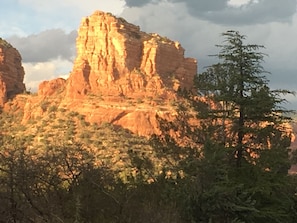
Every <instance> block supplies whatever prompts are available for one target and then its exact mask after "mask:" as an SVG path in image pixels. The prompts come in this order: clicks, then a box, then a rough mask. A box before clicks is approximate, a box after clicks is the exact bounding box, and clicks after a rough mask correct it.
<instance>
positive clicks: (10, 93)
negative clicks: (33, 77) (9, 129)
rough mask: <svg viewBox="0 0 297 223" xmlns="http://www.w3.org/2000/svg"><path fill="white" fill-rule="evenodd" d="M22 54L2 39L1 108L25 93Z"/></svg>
mask: <svg viewBox="0 0 297 223" xmlns="http://www.w3.org/2000/svg"><path fill="white" fill-rule="evenodd" d="M21 60H22V58H21V55H20V53H19V52H18V51H17V50H16V49H15V48H13V47H12V46H11V45H10V44H9V43H7V42H6V41H5V40H3V39H1V38H0V106H3V105H4V103H5V102H6V101H7V99H9V98H12V97H14V96H15V95H16V94H19V93H23V92H24V91H25V84H24V83H23V80H24V75H25V72H24V68H23V67H22V63H21Z"/></svg>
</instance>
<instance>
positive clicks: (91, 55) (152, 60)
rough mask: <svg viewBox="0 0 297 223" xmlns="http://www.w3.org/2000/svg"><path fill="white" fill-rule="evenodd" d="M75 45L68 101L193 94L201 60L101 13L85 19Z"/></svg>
mask: <svg viewBox="0 0 297 223" xmlns="http://www.w3.org/2000/svg"><path fill="white" fill-rule="evenodd" d="M76 45H77V58H76V60H75V63H74V67H73V70H72V72H71V75H70V77H69V79H68V83H67V89H66V96H67V97H69V98H81V97H82V96H83V95H86V94H88V93H92V94H100V95H102V94H103V95H113V96H116V95H125V96H131V97H140V96H155V95H160V96H164V97H167V98H168V97H170V95H171V94H172V93H173V92H174V91H176V90H177V89H178V88H187V89H190V88H192V86H193V78H194V75H196V74H197V62H196V60H195V59H192V58H184V49H183V48H182V47H181V45H180V44H179V43H178V42H174V41H171V40H169V39H167V38H164V37H161V36H159V35H157V34H147V33H144V32H141V31H140V29H139V27H138V26H135V25H133V24H130V23H128V22H126V21H125V20H124V19H122V18H116V17H114V16H113V15H111V14H109V13H104V12H100V11H97V12H95V13H94V14H93V15H91V16H90V17H87V18H84V19H83V20H82V22H81V26H80V28H79V30H78V37H77V41H76Z"/></svg>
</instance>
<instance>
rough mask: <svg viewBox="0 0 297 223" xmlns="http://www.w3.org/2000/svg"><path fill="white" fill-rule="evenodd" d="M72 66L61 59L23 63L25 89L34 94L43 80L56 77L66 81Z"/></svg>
mask: <svg viewBox="0 0 297 223" xmlns="http://www.w3.org/2000/svg"><path fill="white" fill-rule="evenodd" d="M72 66H73V64H72V62H70V61H68V60H62V59H55V60H52V61H49V62H39V63H23V67H24V70H25V79H24V82H25V84H26V89H27V90H30V91H33V92H36V91H37V89H38V85H39V84H40V83H41V82H42V81H44V80H52V79H55V78H58V77H62V78H65V79H66V78H68V75H69V73H70V71H71V69H72Z"/></svg>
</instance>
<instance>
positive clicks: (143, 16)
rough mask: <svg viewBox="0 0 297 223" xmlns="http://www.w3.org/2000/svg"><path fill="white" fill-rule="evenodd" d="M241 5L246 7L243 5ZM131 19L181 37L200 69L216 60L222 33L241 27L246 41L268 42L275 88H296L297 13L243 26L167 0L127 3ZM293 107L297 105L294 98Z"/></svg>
mask: <svg viewBox="0 0 297 223" xmlns="http://www.w3.org/2000/svg"><path fill="white" fill-rule="evenodd" d="M240 7H245V6H244V5H243V6H240ZM121 16H122V17H124V18H125V19H126V20H127V21H129V22H131V23H134V24H136V25H139V26H140V27H141V29H142V30H143V31H145V32H153V33H159V34H160V35H162V36H167V37H168V38H169V39H172V40H176V41H179V42H180V43H181V45H182V46H183V47H184V48H185V50H186V51H185V53H186V56H189V57H194V58H196V59H197V60H198V72H199V73H201V72H203V71H204V68H205V67H206V66H209V65H211V64H213V63H215V62H216V61H215V58H213V57H208V55H213V54H216V53H217V52H218V50H219V49H218V48H216V47H215V45H216V44H221V43H222V41H223V39H222V38H221V36H220V34H221V33H222V32H225V31H227V30H238V31H239V32H240V33H241V34H243V35H246V36H247V39H246V43H250V44H259V45H264V46H265V47H266V49H263V52H264V53H266V54H268V57H266V58H265V62H264V63H263V64H262V65H263V66H264V68H265V69H266V70H267V71H269V72H271V75H268V77H267V78H268V79H270V80H271V81H270V86H271V87H272V89H276V88H277V89H279V88H280V89H288V90H296V86H295V85H296V84H295V83H296V67H295V64H296V63H295V62H294V59H295V58H296V57H295V55H296V54H297V49H296V47H294V46H292V43H294V42H295V39H294V38H295V37H296V35H297V14H295V15H294V16H292V18H291V22H290V23H282V22H280V21H274V22H267V23H258V24H250V25H249V24H246V25H244V26H239V25H238V24H237V23H234V24H233V25H221V24H218V23H214V22H212V21H210V20H206V19H203V18H200V17H197V16H196V17H195V16H192V15H189V13H188V6H187V5H186V4H184V3H181V2H179V3H174V4H173V3H170V2H163V3H162V4H146V5H145V6H143V7H130V8H129V7H127V8H126V9H125V10H124V11H123V13H122V14H121ZM289 100H290V101H291V102H292V105H291V106H292V107H293V106H295V108H296V106H297V103H296V100H295V101H294V100H292V99H291V98H289Z"/></svg>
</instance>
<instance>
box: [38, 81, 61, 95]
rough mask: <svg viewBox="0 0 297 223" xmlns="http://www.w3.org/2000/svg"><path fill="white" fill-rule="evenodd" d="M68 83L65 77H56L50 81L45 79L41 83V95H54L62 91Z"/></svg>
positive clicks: (39, 89)
mask: <svg viewBox="0 0 297 223" xmlns="http://www.w3.org/2000/svg"><path fill="white" fill-rule="evenodd" d="M65 85H66V80H65V79H63V78H56V79H54V80H50V81H43V82H41V83H40V84H39V87H38V95H39V96H45V97H46V96H52V95H55V94H59V93H61V92H62V91H63V90H64V88H65Z"/></svg>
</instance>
